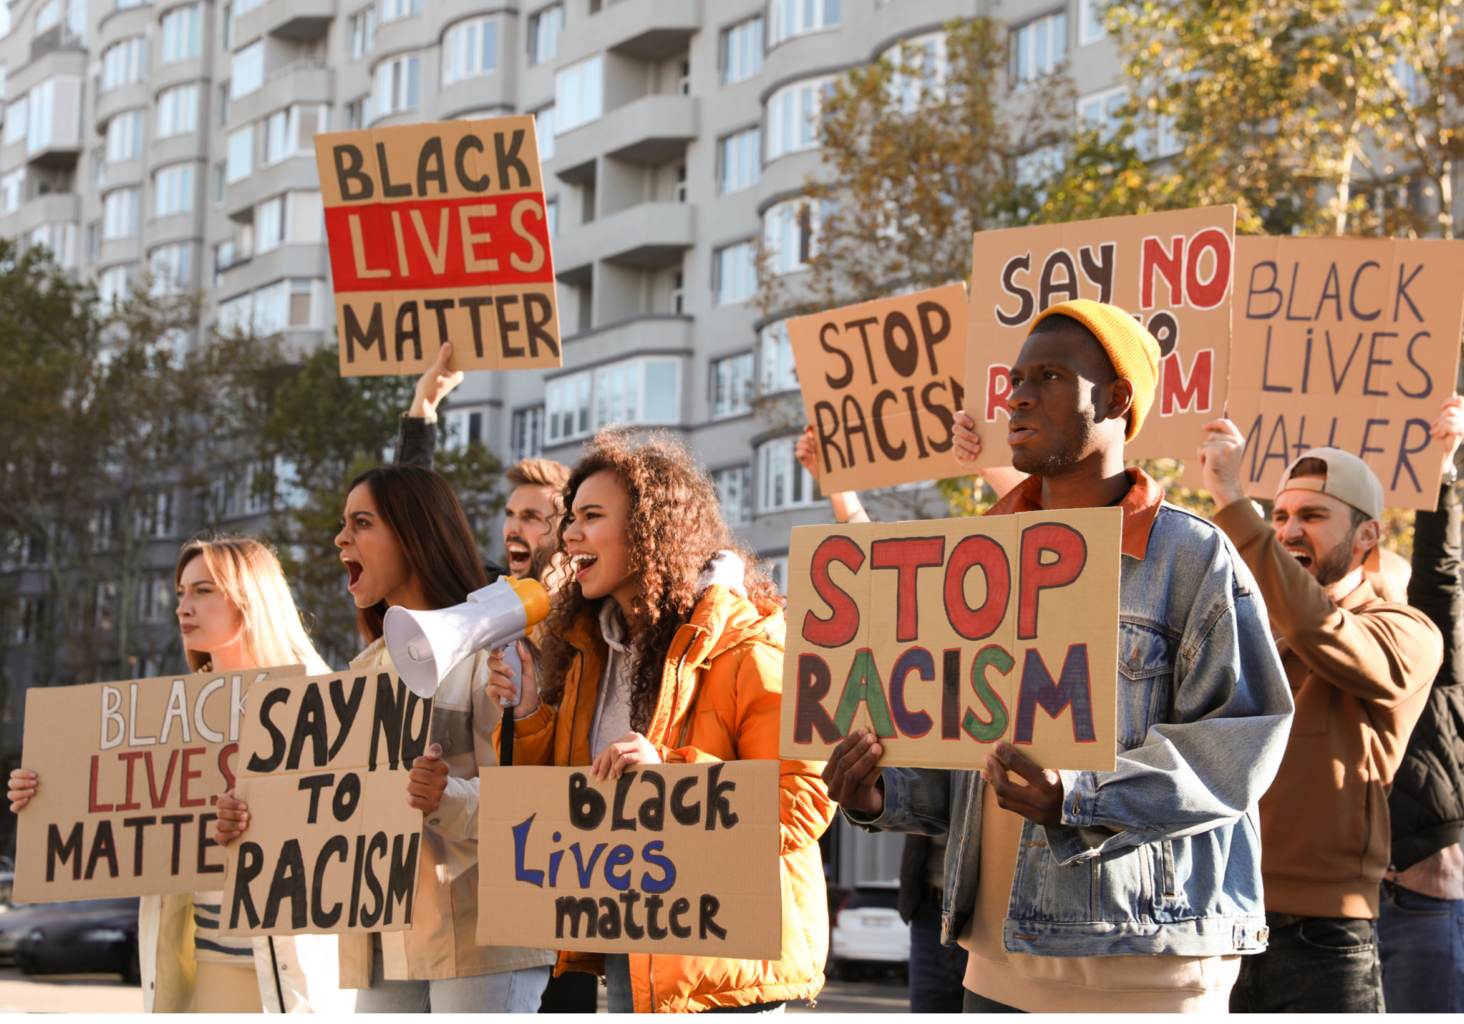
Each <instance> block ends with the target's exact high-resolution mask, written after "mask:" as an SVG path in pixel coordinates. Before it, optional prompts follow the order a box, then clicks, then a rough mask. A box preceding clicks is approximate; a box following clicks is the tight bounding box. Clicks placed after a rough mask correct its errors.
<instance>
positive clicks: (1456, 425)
mask: <svg viewBox="0 0 1464 1024" xmlns="http://www.w3.org/2000/svg"><path fill="white" fill-rule="evenodd" d="M1428 433H1429V436H1430V437H1435V438H1438V439H1439V440H1440V441H1442V442H1444V445H1445V446H1446V451H1445V454H1444V465H1446V466H1447V465H1448V464H1449V463H1450V462H1452V461H1454V453H1455V452H1457V451H1458V450H1459V442H1460V441H1461V440H1464V398H1460V397H1459V396H1458V395H1451V396H1449V397H1448V398H1446V399H1444V404H1443V406H1442V411H1441V412H1440V413H1439V418H1438V419H1436V420H1434V421H1433V424H1432V425H1431V426H1430V427H1429V428H1428Z"/></svg>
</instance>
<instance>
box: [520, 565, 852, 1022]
mask: <svg viewBox="0 0 1464 1024" xmlns="http://www.w3.org/2000/svg"><path fill="white" fill-rule="evenodd" d="M783 634H784V620H783V613H782V611H781V610H780V609H779V608H778V607H777V605H775V604H766V605H758V604H755V603H753V602H752V601H750V600H748V599H747V598H743V597H739V596H737V595H736V594H735V593H733V592H732V591H731V590H729V589H728V588H726V587H723V586H714V587H710V588H708V590H707V592H706V593H705V594H704V595H703V596H702V598H701V600H700V601H698V602H697V605H696V608H695V610H694V611H693V612H692V616H691V620H690V621H689V622H688V623H687V624H686V625H684V626H682V627H681V628H680V629H679V630H678V631H677V633H676V635H675V637H674V639H673V640H672V643H671V648H670V650H669V651H668V652H667V655H666V663H665V670H664V674H663V676H662V680H661V697H660V700H659V702H658V703H657V705H656V713H655V716H654V718H653V719H652V722H651V726H650V728H649V729H648V730H647V732H646V738H647V739H649V740H650V741H651V742H652V743H653V744H654V745H655V747H656V750H657V752H658V753H659V754H660V755H661V760H663V761H665V762H667V763H668V764H677V763H690V762H707V761H738V760H742V761H751V760H767V761H775V760H778V716H779V709H780V706H781V704H782V691H783ZM568 640H569V642H570V643H571V644H572V645H573V646H574V647H575V648H576V650H578V651H579V657H578V658H576V659H575V661H574V662H573V663H572V664H571V666H570V669H569V673H568V676H567V677H566V678H565V680H564V694H563V696H562V697H561V699H560V703H559V707H558V708H553V707H550V706H549V705H548V704H547V703H541V704H540V705H539V707H538V708H537V709H536V710H535V712H534V713H533V714H532V715H530V716H528V717H527V718H524V719H520V720H519V721H518V722H517V723H516V724H515V735H514V755H513V756H514V763H515V764H546V765H547V764H554V765H588V764H590V763H591V758H590V722H591V721H592V720H593V719H594V717H595V699H596V695H597V693H598V691H599V688H600V677H601V675H602V674H603V669H604V665H605V657H606V652H607V648H606V645H605V641H604V639H603V637H602V635H601V633H600V625H599V622H598V621H597V620H596V619H595V618H594V617H593V616H589V615H587V616H584V617H582V618H581V619H580V620H579V621H578V622H577V623H575V625H574V626H573V627H572V628H571V630H570V632H569V635H568ZM494 742H495V745H496V744H497V738H496V737H495V740H494ZM819 768H820V765H819V763H817V762H813V761H783V762H782V772H781V776H780V786H779V788H780V794H781V805H782V806H781V820H782V845H781V855H782V856H781V861H782V870H781V872H780V875H781V877H782V885H783V901H782V902H783V956H782V958H781V959H779V960H776V961H759V960H727V959H723V958H720V957H704V956H669V955H665V954H649V953H634V954H631V957H630V979H631V987H632V988H633V989H634V992H635V1009H636V1012H637V1013H695V1012H697V1011H700V1010H706V1009H709V1008H711V1007H714V1006H741V1005H746V1004H748V1003H766V1002H778V1001H782V1000H789V999H812V998H814V997H815V996H817V995H818V993H819V990H820V989H822V988H823V980H824V979H823V969H824V960H825V958H826V956H827V954H828V948H829V913H828V897H827V895H826V893H827V890H826V887H825V882H824V874H823V863H822V858H821V857H820V855H819V849H818V838H819V836H821V835H823V832H824V829H826V828H828V826H829V822H830V821H831V820H832V819H833V815H834V805H833V803H832V802H831V801H830V800H829V794H828V790H827V789H826V788H825V787H824V784H823V780H822V779H821V778H820V777H819ZM575 970H579V971H590V972H592V973H596V974H599V973H603V971H604V960H603V958H602V957H601V956H600V955H599V954H596V953H566V952H561V953H560V954H559V964H558V966H557V967H556V968H555V973H556V974H563V973H564V972H566V971H575Z"/></svg>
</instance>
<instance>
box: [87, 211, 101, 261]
mask: <svg viewBox="0 0 1464 1024" xmlns="http://www.w3.org/2000/svg"><path fill="white" fill-rule="evenodd" d="M86 258H87V262H89V263H95V262H96V261H97V260H99V259H101V258H102V222H101V221H99V220H94V221H92V222H91V223H90V224H88V225H87V226H86Z"/></svg>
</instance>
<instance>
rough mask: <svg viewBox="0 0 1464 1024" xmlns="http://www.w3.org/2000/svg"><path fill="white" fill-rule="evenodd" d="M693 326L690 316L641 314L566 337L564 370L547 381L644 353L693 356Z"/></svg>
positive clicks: (546, 376)
mask: <svg viewBox="0 0 1464 1024" xmlns="http://www.w3.org/2000/svg"><path fill="white" fill-rule="evenodd" d="M692 323H693V321H692V319H691V317H689V316H683V315H680V314H669V313H668V314H656V313H642V314H640V315H638V316H633V317H628V318H626V319H623V320H617V321H616V322H614V323H610V324H606V325H604V326H603V327H592V328H591V329H589V330H588V331H580V332H578V333H577V334H570V335H567V336H566V337H565V338H564V343H565V353H564V354H565V360H564V361H565V366H564V368H563V369H558V370H550V371H549V372H548V373H546V374H545V375H544V379H545V380H552V379H554V378H555V377H562V376H564V375H566V374H570V373H578V372H579V371H580V370H582V369H584V368H585V367H586V366H594V365H595V364H597V363H603V362H611V361H614V360H617V359H625V358H628V357H630V356H635V355H641V354H651V353H654V354H661V355H691V353H692V340H691V329H692ZM571 345H572V346H574V348H573V352H572V353H571V351H570V348H569V346H571Z"/></svg>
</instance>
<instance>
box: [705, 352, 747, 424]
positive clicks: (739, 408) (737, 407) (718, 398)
mask: <svg viewBox="0 0 1464 1024" xmlns="http://www.w3.org/2000/svg"><path fill="white" fill-rule="evenodd" d="M752 362H753V360H752V353H751V352H744V353H742V354H741V355H735V356H728V357H727V358H725V359H715V360H713V361H712V379H711V384H712V419H714V420H720V419H726V418H727V417H728V416H741V415H742V414H743V413H747V412H751V411H752V398H753V387H752V382H753V375H752V373H753V370H752Z"/></svg>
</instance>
